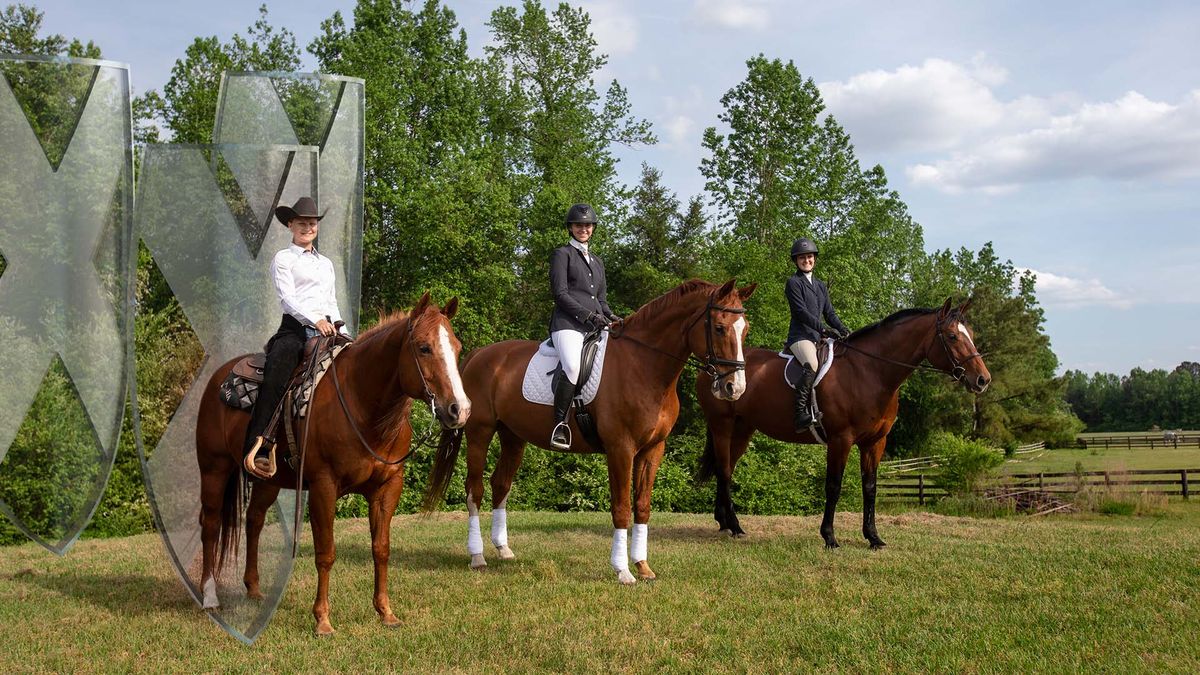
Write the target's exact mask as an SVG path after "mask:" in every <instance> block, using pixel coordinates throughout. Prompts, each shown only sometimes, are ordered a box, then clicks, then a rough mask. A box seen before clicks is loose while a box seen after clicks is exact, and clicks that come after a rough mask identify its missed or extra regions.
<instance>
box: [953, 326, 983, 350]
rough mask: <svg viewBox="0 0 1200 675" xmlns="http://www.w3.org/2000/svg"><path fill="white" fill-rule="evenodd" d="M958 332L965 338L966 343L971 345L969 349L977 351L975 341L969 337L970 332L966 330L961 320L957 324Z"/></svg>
mask: <svg viewBox="0 0 1200 675" xmlns="http://www.w3.org/2000/svg"><path fill="white" fill-rule="evenodd" d="M958 332H960V333H962V334H963V337H965V338H967V344H968V345H970V346H971V351H973V352H975V351H979V350H978V349H975V341H974V340H972V339H971V334H970V333H968V332H967V327H966V326H964V325H962V323H961V322H959V324H958Z"/></svg>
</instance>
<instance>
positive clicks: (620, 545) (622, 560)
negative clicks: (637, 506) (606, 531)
mask: <svg viewBox="0 0 1200 675" xmlns="http://www.w3.org/2000/svg"><path fill="white" fill-rule="evenodd" d="M609 562H611V563H612V566H613V569H614V570H616V571H617V572H622V571H623V572H625V573H626V574H629V530H621V529H614V530H613V540H612V551H611V552H610V554H609Z"/></svg>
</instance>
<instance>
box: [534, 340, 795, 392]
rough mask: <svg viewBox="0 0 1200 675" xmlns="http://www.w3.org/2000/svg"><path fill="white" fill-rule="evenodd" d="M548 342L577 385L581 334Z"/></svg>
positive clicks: (565, 371) (568, 375) (580, 354)
mask: <svg viewBox="0 0 1200 675" xmlns="http://www.w3.org/2000/svg"><path fill="white" fill-rule="evenodd" d="M550 341H551V342H552V343H554V351H556V352H558V360H559V361H560V362H561V363H562V369H563V374H565V375H566V376H567V379H568V380H570V381H571V384H579V365H580V362H581V361H582V360H583V333H580V332H579V331H577V330H570V329H567V330H556V331H554V332H553V333H551V334H550ZM809 344H812V343H809Z"/></svg>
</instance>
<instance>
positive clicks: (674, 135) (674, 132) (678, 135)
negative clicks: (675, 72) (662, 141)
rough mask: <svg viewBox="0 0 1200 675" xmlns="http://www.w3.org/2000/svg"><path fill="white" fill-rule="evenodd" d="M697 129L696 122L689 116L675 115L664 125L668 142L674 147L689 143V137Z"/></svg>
mask: <svg viewBox="0 0 1200 675" xmlns="http://www.w3.org/2000/svg"><path fill="white" fill-rule="evenodd" d="M695 128H696V122H695V120H693V119H692V118H690V117H688V116H687V115H673V116H672V117H671V118H669V119H668V120H667V121H666V123H664V124H663V131H664V132H666V134H667V142H668V143H671V144H672V145H674V144H682V143H684V142H685V141H687V139H688V136H689V135H690V134H691V133H692V129H695Z"/></svg>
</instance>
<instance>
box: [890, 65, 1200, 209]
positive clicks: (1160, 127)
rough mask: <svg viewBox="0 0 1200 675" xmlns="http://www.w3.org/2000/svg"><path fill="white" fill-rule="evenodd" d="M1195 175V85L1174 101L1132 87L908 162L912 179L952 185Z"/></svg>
mask: <svg viewBox="0 0 1200 675" xmlns="http://www.w3.org/2000/svg"><path fill="white" fill-rule="evenodd" d="M1195 175H1200V89H1198V90H1193V91H1192V92H1191V93H1190V94H1188V95H1187V96H1186V97H1185V98H1184V99H1183V100H1182V101H1181V102H1179V103H1178V104H1171V103H1165V102H1162V101H1152V100H1150V99H1148V98H1146V97H1145V96H1143V95H1141V94H1139V93H1138V92H1136V91H1131V92H1129V93H1127V94H1125V95H1124V96H1122V97H1121V98H1119V99H1117V100H1116V101H1113V102H1110V103H1088V104H1084V105H1082V106H1080V107H1079V108H1078V109H1076V110H1075V111H1073V112H1070V113H1068V114H1065V115H1058V116H1055V117H1052V118H1051V119H1050V120H1049V121H1048V122H1047V123H1046V124H1042V125H1039V126H1037V127H1035V128H1032V129H1029V130H1025V131H1021V132H1018V133H1011V134H1004V135H1000V136H998V137H996V138H992V139H990V140H987V141H985V142H982V143H980V144H978V145H976V146H974V147H967V148H963V149H962V150H959V151H956V152H954V153H953V154H952V155H951V156H950V157H949V158H946V159H941V160H937V161H935V162H933V163H931V164H918V165H916V166H913V167H910V168H909V169H908V176H909V178H910V179H911V180H912V181H913V183H915V184H927V185H932V186H934V187H937V188H940V189H942V190H946V191H951V192H953V191H961V190H964V189H983V190H989V189H997V188H1000V189H1003V188H1012V187H1015V186H1017V185H1020V184H1022V183H1029V182H1040V181H1054V180H1069V179H1073V178H1081V177H1093V178H1102V179H1115V180H1131V179H1137V178H1168V179H1170V178H1183V177H1188V176H1195Z"/></svg>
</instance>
